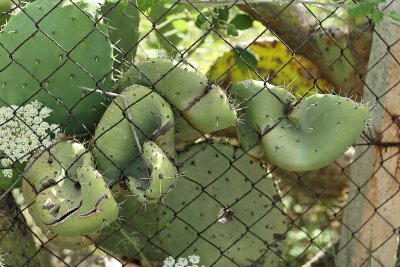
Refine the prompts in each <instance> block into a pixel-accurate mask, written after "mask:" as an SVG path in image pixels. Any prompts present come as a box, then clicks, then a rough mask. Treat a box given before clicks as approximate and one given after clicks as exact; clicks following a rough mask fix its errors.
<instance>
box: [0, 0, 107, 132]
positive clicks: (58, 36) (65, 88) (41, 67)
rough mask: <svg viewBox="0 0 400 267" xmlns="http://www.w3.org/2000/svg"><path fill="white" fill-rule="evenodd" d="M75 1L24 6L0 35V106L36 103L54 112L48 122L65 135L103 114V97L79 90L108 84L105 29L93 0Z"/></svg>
mask: <svg viewBox="0 0 400 267" xmlns="http://www.w3.org/2000/svg"><path fill="white" fill-rule="evenodd" d="M76 2H77V3H72V2H71V1H68V0H64V1H60V2H59V1H48V0H36V1H34V2H32V3H28V4H27V5H26V6H25V7H23V10H19V11H18V12H16V13H14V14H12V16H11V18H10V20H9V21H8V22H7V24H6V25H5V26H4V29H3V30H2V31H1V33H0V42H1V44H2V45H1V47H0V55H1V56H0V68H1V69H2V72H1V73H0V87H1V90H0V99H1V100H2V101H0V107H1V106H4V105H6V104H9V105H11V104H12V105H18V106H20V105H23V104H24V103H26V102H30V101H33V100H38V101H39V102H40V103H43V105H44V106H46V107H48V108H51V109H52V110H53V113H52V114H51V116H50V117H49V119H48V122H49V123H56V124H60V125H61V126H62V128H63V129H65V130H66V131H67V133H82V132H86V131H87V130H91V129H93V128H94V125H95V123H97V122H98V120H99V119H100V116H101V114H102V111H103V110H104V107H103V105H102V103H101V102H102V101H104V99H103V98H102V96H100V95H98V94H88V93H85V92H83V91H82V89H81V88H80V87H89V88H96V87H100V88H101V89H102V90H105V91H108V90H110V89H111V85H112V81H111V75H110V73H111V72H112V64H113V60H112V46H111V43H110V42H109V41H108V40H107V34H108V31H107V26H106V25H105V24H104V23H103V22H102V21H101V20H100V21H97V20H98V18H97V12H96V9H97V8H98V7H97V6H96V5H95V3H94V2H93V1H85V0H81V1H76ZM93 5H95V6H93ZM94 21H97V22H96V27H95V28H94V27H93V25H94V24H95V22H94ZM39 28H40V30H38V29H39ZM10 55H11V56H10ZM16 77H18V78H16Z"/></svg>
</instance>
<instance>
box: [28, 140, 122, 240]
mask: <svg viewBox="0 0 400 267" xmlns="http://www.w3.org/2000/svg"><path fill="white" fill-rule="evenodd" d="M25 178H26V181H24V183H28V184H29V185H30V186H31V191H29V186H27V187H25V190H24V196H25V198H26V199H33V203H30V208H29V210H30V212H31V214H32V216H33V217H34V219H35V222H36V223H37V224H38V226H39V227H40V226H42V227H45V228H47V229H49V230H50V231H51V232H52V233H55V234H60V235H61V236H66V237H75V236H83V235H87V234H92V233H94V232H96V231H98V230H100V229H101V228H103V227H104V226H105V225H107V224H110V223H111V222H113V221H114V220H116V219H117V218H118V212H119V209H118V206H117V203H116V202H115V200H114V198H113V196H112V193H111V191H110V189H109V188H108V187H107V185H106V184H105V182H104V180H103V177H102V175H101V174H100V173H99V172H97V171H96V170H95V169H94V167H93V160H92V158H91V154H90V152H87V151H86V150H85V148H84V147H83V146H82V145H80V144H77V143H71V142H61V143H58V144H57V145H55V147H54V151H52V152H51V154H49V153H48V152H44V153H43V152H42V154H39V155H37V156H34V158H33V159H32V160H31V161H30V162H28V163H27V171H26V174H25ZM27 189H28V190H27Z"/></svg>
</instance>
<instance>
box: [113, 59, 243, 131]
mask: <svg viewBox="0 0 400 267" xmlns="http://www.w3.org/2000/svg"><path fill="white" fill-rule="evenodd" d="M135 83H136V84H142V85H145V86H148V87H151V88H153V87H154V90H155V91H156V92H158V93H159V94H160V95H161V96H162V97H164V98H165V99H166V100H167V101H168V102H169V103H171V104H172V106H173V107H174V108H176V109H177V110H178V111H179V112H180V114H179V115H180V116H181V117H183V118H184V119H185V120H186V121H187V122H188V123H189V124H190V125H191V126H192V127H193V128H195V129H197V130H199V131H200V132H199V135H198V137H200V136H201V132H202V133H211V132H215V131H218V130H221V129H225V128H227V127H229V126H231V125H234V124H235V121H236V111H235V110H234V109H233V108H232V107H231V105H230V103H229V99H228V97H227V95H226V94H225V93H224V92H223V91H222V90H221V88H219V87H218V86H217V85H215V84H209V83H208V81H207V78H206V77H205V76H204V75H202V74H201V73H199V72H197V71H196V70H195V69H193V67H191V66H190V65H184V64H183V63H178V62H173V61H171V60H168V59H151V60H146V61H143V62H141V63H139V64H138V65H137V67H132V68H131V69H129V70H128V71H127V72H126V73H124V74H123V75H122V77H121V78H120V81H119V90H122V89H124V88H126V87H127V86H129V85H131V84H135ZM205 111H207V112H205ZM191 137H192V136H191Z"/></svg>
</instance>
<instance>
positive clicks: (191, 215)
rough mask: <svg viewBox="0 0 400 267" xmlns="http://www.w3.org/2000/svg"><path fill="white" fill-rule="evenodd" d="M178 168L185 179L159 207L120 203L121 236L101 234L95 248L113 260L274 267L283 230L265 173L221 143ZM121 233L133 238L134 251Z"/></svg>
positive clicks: (187, 157) (197, 150) (192, 154)
mask: <svg viewBox="0 0 400 267" xmlns="http://www.w3.org/2000/svg"><path fill="white" fill-rule="evenodd" d="M178 161H179V164H180V168H179V171H180V172H181V173H182V177H181V178H179V179H180V181H179V182H178V183H177V184H176V187H175V189H174V190H173V191H172V192H170V194H169V196H168V198H166V199H165V200H164V203H159V204H153V205H147V206H146V207H143V206H142V203H140V202H138V201H136V200H134V198H132V197H128V196H125V197H122V199H120V201H121V202H122V206H121V210H122V218H123V220H126V221H125V222H124V224H123V226H122V231H118V229H119V228H115V227H114V228H113V229H114V230H115V229H116V230H117V231H114V232H113V233H112V232H111V233H112V234H111V233H110V231H108V232H103V233H102V235H101V236H100V237H99V238H98V239H97V241H98V244H99V245H100V246H102V247H104V248H106V249H107V250H109V251H111V252H112V253H113V255H119V256H127V257H129V258H141V257H145V258H146V259H147V260H150V261H153V260H157V261H162V260H163V259H165V257H166V256H173V257H178V256H179V257H181V256H187V255H193V254H195V255H199V256H200V257H201V258H202V264H204V265H205V266H211V265H212V266H231V265H232V264H235V265H236V264H237V265H239V266H249V265H251V264H253V263H256V262H258V263H264V264H265V266H276V265H277V262H278V261H279V260H280V257H281V255H282V253H283V240H284V239H285V233H286V231H287V230H288V225H287V222H286V220H285V215H284V210H283V205H282V202H281V199H280V196H279V192H278V189H277V187H276V185H275V181H274V180H273V179H272V177H271V176H270V175H269V174H268V171H266V169H264V168H263V167H262V166H261V165H260V163H259V162H258V161H256V160H254V159H253V158H251V157H249V156H247V155H246V154H245V152H244V151H243V150H241V149H240V148H238V147H235V146H232V145H230V144H227V143H221V142H218V141H215V142H205V143H199V144H195V145H192V146H190V147H188V148H187V149H186V150H185V151H183V152H180V153H179V154H178ZM126 232H127V233H132V232H136V234H135V245H132V244H130V243H129V242H130V240H129V239H127V238H126V237H127V235H126ZM121 240H125V242H123V243H124V245H122V243H121ZM117 241H118V242H117ZM116 244H117V245H116ZM138 248H139V249H140V250H139V251H138Z"/></svg>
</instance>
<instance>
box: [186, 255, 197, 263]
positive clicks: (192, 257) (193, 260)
mask: <svg viewBox="0 0 400 267" xmlns="http://www.w3.org/2000/svg"><path fill="white" fill-rule="evenodd" d="M188 259H189V262H190V263H192V264H198V263H199V262H200V256H197V255H191V256H188Z"/></svg>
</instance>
